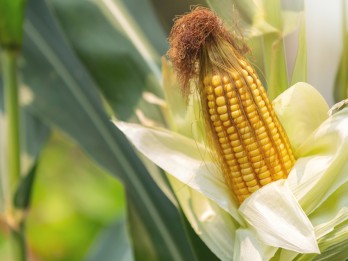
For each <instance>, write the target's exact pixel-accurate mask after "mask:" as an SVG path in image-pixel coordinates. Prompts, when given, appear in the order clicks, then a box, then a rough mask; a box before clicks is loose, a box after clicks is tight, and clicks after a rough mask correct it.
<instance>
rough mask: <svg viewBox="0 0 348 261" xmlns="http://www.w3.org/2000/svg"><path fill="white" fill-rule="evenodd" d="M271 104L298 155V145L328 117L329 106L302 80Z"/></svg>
mask: <svg viewBox="0 0 348 261" xmlns="http://www.w3.org/2000/svg"><path fill="white" fill-rule="evenodd" d="M273 106H274V109H275V111H276V113H277V116H278V117H279V120H280V122H281V123H282V125H283V127H284V129H285V131H286V134H287V136H288V137H289V140H290V143H291V145H292V148H293V149H294V153H295V155H296V156H297V157H298V156H299V152H298V149H299V147H300V146H301V145H302V144H303V143H304V142H305V141H306V140H307V138H308V137H309V136H310V135H311V134H312V133H313V131H315V129H316V128H318V127H319V126H320V124H322V122H323V121H325V120H326V119H327V118H328V114H327V112H328V110H329V106H328V105H327V103H326V101H325V100H324V98H323V97H322V96H321V95H320V93H319V92H318V91H317V90H316V89H315V88H314V87H312V86H311V85H309V84H307V83H303V82H301V83H297V84H295V85H294V86H292V87H290V88H289V89H288V90H286V91H285V92H283V93H282V94H281V95H279V96H278V97H277V98H276V99H275V100H274V101H273Z"/></svg>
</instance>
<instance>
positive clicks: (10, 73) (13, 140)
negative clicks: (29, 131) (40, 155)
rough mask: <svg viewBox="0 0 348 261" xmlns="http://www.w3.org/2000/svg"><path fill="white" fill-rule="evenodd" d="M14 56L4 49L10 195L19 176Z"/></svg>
mask: <svg viewBox="0 0 348 261" xmlns="http://www.w3.org/2000/svg"><path fill="white" fill-rule="evenodd" d="M16 56H17V52H16V51H13V50H9V49H5V50H4V51H3V54H2V64H3V73H4V75H3V76H4V77H3V78H4V94H5V95H4V96H5V112H6V115H7V135H8V139H7V140H8V143H7V150H8V154H7V155H8V156H7V157H8V175H9V185H10V191H11V195H13V192H14V190H15V188H16V185H17V183H18V180H19V176H20V143H19V110H18V87H17V67H16ZM11 198H12V197H11Z"/></svg>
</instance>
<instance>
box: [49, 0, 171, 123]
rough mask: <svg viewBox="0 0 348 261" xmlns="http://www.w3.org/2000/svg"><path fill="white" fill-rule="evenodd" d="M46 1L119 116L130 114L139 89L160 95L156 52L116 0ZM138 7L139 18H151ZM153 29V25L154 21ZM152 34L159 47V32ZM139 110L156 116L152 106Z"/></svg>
mask: <svg viewBox="0 0 348 261" xmlns="http://www.w3.org/2000/svg"><path fill="white" fill-rule="evenodd" d="M52 4H53V6H52V7H54V11H55V12H56V14H57V18H58V20H59V22H60V24H61V26H62V29H63V30H64V33H65V34H66V36H67V38H68V39H69V41H70V43H71V46H72V47H73V48H74V51H75V52H76V54H77V56H78V57H79V58H80V59H81V61H82V62H83V64H84V66H85V67H86V69H87V70H88V72H89V74H90V75H91V76H92V77H93V80H94V81H95V82H96V84H97V87H98V88H100V90H101V91H102V92H103V94H104V97H105V99H106V101H108V103H109V105H110V106H111V108H112V109H113V111H114V112H115V113H116V115H117V117H118V118H119V119H123V120H129V119H130V118H131V117H133V116H134V111H135V109H136V108H138V107H139V103H141V100H142V94H143V92H144V91H151V92H153V93H155V94H156V95H158V96H161V95H162V92H161V90H160V82H161V74H160V67H159V64H160V53H158V52H157V49H156V48H154V47H153V46H152V44H151V43H149V40H148V39H147V38H146V37H145V36H144V35H142V34H143V32H141V31H140V29H139V27H138V26H137V23H136V22H135V21H134V20H133V17H131V16H130V15H129V14H128V11H127V9H126V8H125V7H124V5H123V4H122V2H120V1H112V0H105V1H85V0H76V1H69V0H63V1H60V0H59V1H53V2H52ZM128 4H129V3H128ZM141 5H143V6H144V7H143V8H142V9H138V11H140V10H141V12H142V15H141V16H142V17H151V12H150V11H151V10H147V9H148V7H147V8H145V6H146V5H145V2H142V4H141ZM76 10H79V12H76ZM145 11H146V12H147V13H148V14H147V15H148V16H146V15H145V13H144V12H145ZM137 16H140V15H137ZM156 25H157V27H156ZM125 27H126V28H125ZM153 27H154V28H157V29H159V28H158V27H159V25H158V24H155V26H153ZM91 32H93V34H92V33H91ZM128 32H131V34H130V36H131V37H132V38H130V37H129V33H128ZM152 36H153V37H156V38H155V39H157V45H158V46H157V48H160V50H164V49H165V44H166V42H165V37H164V35H163V33H161V34H159V33H158V34H154V33H152ZM163 42H164V44H163ZM159 43H160V44H159ZM162 52H164V51H162ZM140 108H141V109H144V108H145V109H144V111H145V110H147V111H149V113H148V115H151V117H152V118H154V119H156V120H161V117H160V115H159V110H158V109H157V107H155V106H150V105H147V106H146V107H145V105H144V104H140Z"/></svg>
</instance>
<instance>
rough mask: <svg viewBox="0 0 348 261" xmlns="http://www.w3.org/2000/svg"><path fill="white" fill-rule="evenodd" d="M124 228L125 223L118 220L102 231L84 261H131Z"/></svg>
mask: <svg viewBox="0 0 348 261" xmlns="http://www.w3.org/2000/svg"><path fill="white" fill-rule="evenodd" d="M126 227H127V223H126V221H125V220H123V219H120V220H119V221H117V222H115V223H114V224H111V225H110V226H108V227H106V228H105V229H104V230H102V232H101V233H100V236H99V237H98V238H97V240H96V241H95V243H94V244H93V246H92V247H91V250H90V252H89V254H88V255H87V258H86V259H85V261H100V260H103V261H115V260H118V261H133V260H134V257H133V253H132V249H131V246H130V242H129V239H128V235H127V229H126ZM116 242H117V244H116Z"/></svg>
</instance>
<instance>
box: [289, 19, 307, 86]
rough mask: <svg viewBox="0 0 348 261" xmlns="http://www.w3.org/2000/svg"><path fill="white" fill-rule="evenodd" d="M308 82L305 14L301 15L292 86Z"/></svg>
mask: <svg viewBox="0 0 348 261" xmlns="http://www.w3.org/2000/svg"><path fill="white" fill-rule="evenodd" d="M306 81H307V41H306V21H305V17H304V14H302V15H301V22H300V28H299V35H298V46H297V54H296V60H295V65H294V69H293V72H292V78H291V84H292V85H293V84H295V83H297V82H306Z"/></svg>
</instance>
